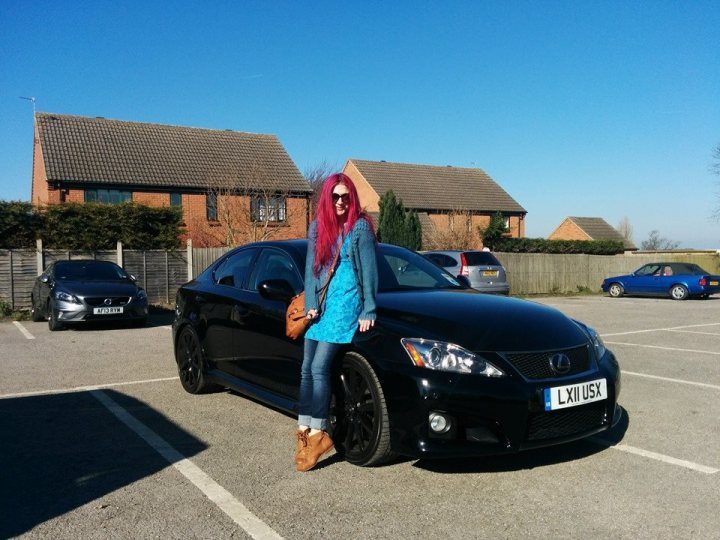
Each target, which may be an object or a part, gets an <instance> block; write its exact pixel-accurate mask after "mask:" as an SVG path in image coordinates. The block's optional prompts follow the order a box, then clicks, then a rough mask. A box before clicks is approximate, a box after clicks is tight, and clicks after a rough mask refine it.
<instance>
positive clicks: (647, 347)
mask: <svg viewBox="0 0 720 540" xmlns="http://www.w3.org/2000/svg"><path fill="white" fill-rule="evenodd" d="M605 343H607V344H608V345H626V346H628V347H643V348H646V349H662V350H663V351H680V352H692V353H699V354H712V355H715V356H720V352H718V351H703V350H700V349H678V348H677V347H660V346H659V345H641V344H640V343H623V342H620V341H605Z"/></svg>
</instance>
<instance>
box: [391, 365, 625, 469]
mask: <svg viewBox="0 0 720 540" xmlns="http://www.w3.org/2000/svg"><path fill="white" fill-rule="evenodd" d="M616 367H617V363H616V361H615V359H614V357H613V356H612V353H610V352H607V353H606V357H605V359H604V360H603V361H602V362H601V363H600V367H599V369H598V368H597V367H594V368H593V369H592V370H590V371H588V372H585V373H582V374H580V375H578V376H572V377H564V378H562V379H553V380H548V379H543V380H537V381H528V380H526V379H524V378H522V377H520V376H519V375H516V374H513V375H510V376H507V377H503V378H497V379H487V378H484V377H480V376H474V375H470V376H468V375H454V374H449V373H442V372H437V371H431V370H427V369H423V368H415V367H408V368H405V367H403V368H402V369H401V370H400V371H398V372H395V373H387V374H386V376H387V377H388V378H389V381H390V391H386V392H385V396H386V400H387V404H388V409H389V412H390V417H391V419H392V430H391V441H392V447H393V450H394V451H396V452H398V453H400V454H403V455H407V456H410V457H413V458H422V457H428V458H436V457H462V456H482V455H497V454H506V453H515V452H519V451H521V450H527V449H531V448H539V447H544V446H551V445H555V444H561V443H564V442H568V441H572V440H576V439H581V438H584V437H587V436H590V435H592V434H594V433H598V432H600V431H604V430H607V429H609V428H610V427H611V426H613V425H615V424H616V423H617V422H618V421H619V420H620V417H621V409H620V407H619V406H618V405H617V395H618V394H619V391H620V375H619V369H617V368H616ZM599 378H605V379H606V381H607V389H608V398H607V399H605V400H603V401H598V402H594V403H588V404H584V405H579V406H576V407H569V408H566V409H560V410H556V411H545V410H544V405H543V390H544V389H545V388H548V387H553V386H564V385H569V384H576V383H580V382H586V381H591V380H595V379H599ZM431 412H440V413H442V414H443V415H444V416H446V417H447V418H449V419H450V420H451V422H450V425H451V428H450V430H449V431H448V432H447V433H443V434H435V433H433V431H432V430H431V429H430V427H429V421H428V417H429V415H430V413H431Z"/></svg>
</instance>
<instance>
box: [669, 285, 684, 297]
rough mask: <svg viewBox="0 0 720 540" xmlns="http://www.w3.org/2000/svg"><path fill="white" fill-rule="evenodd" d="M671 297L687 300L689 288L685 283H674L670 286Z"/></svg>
mask: <svg viewBox="0 0 720 540" xmlns="http://www.w3.org/2000/svg"><path fill="white" fill-rule="evenodd" d="M670 297H671V298H672V299H673V300H687V298H688V290H687V288H686V287H685V285H680V284H678V285H673V286H672V287H670Z"/></svg>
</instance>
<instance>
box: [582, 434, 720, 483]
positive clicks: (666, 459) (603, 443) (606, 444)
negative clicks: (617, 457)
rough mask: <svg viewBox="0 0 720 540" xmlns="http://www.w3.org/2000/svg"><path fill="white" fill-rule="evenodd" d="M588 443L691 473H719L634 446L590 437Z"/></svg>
mask: <svg viewBox="0 0 720 540" xmlns="http://www.w3.org/2000/svg"><path fill="white" fill-rule="evenodd" d="M590 441H591V442H593V443H595V444H599V445H600V446H604V447H606V448H611V449H613V450H619V451H621V452H627V453H628V454H635V455H638V456H642V457H646V458H650V459H654V460H657V461H662V462H664V463H669V464H670V465H677V466H678V467H684V468H686V469H690V470H692V471H697V472H701V473H705V474H715V473H717V472H720V469H715V468H714V467H708V466H707V465H700V464H699V463H693V462H692V461H686V460H684V459H677V458H674V457H671V456H666V455H664V454H658V453H657V452H651V451H649V450H643V449H642V448H635V447H634V446H629V445H627V444H612V443H609V442H607V441H604V440H602V439H598V438H596V437H590Z"/></svg>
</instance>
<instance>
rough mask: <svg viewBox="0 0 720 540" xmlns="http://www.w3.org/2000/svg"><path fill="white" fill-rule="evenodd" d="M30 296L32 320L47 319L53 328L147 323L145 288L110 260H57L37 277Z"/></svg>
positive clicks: (139, 324) (141, 324)
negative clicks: (89, 322)
mask: <svg viewBox="0 0 720 540" xmlns="http://www.w3.org/2000/svg"><path fill="white" fill-rule="evenodd" d="M30 300H31V306H32V307H31V316H32V320H33V321H36V322H39V321H42V320H44V319H47V321H48V326H49V327H50V330H51V331H55V330H60V329H62V328H64V327H65V326H70V325H74V324H78V323H84V322H88V321H114V320H125V321H130V322H132V323H133V324H134V325H136V326H144V325H145V323H146V322H147V318H148V298H147V294H146V293H145V289H143V288H142V287H140V286H138V284H137V283H136V280H135V277H133V276H131V275H130V274H128V273H127V272H125V270H123V269H122V268H120V267H119V266H118V265H117V264H115V263H112V262H108V261H95V260H73V261H57V262H54V263H52V264H50V266H48V268H47V270H45V272H43V273H42V275H41V276H39V277H38V278H37V279H36V280H35V285H34V286H33V290H32V294H31V297H30Z"/></svg>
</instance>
